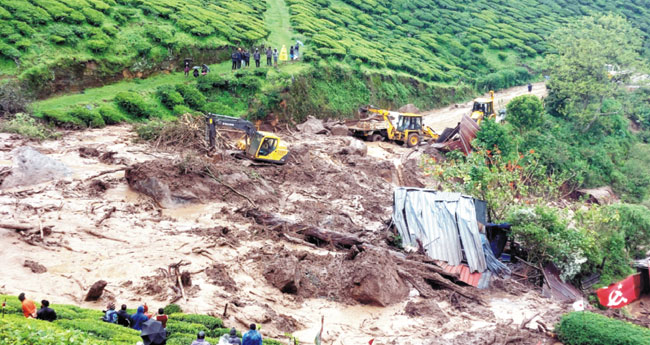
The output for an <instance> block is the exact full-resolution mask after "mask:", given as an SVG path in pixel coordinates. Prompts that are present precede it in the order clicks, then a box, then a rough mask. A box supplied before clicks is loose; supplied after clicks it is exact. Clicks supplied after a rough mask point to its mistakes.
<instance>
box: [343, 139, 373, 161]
mask: <svg viewBox="0 0 650 345" xmlns="http://www.w3.org/2000/svg"><path fill="white" fill-rule="evenodd" d="M344 143H345V145H346V146H344V147H343V148H341V150H340V151H339V153H340V154H343V155H358V156H365V155H366V154H367V153H368V146H366V144H365V143H364V142H363V141H361V140H359V139H356V138H351V137H350V138H345V140H344Z"/></svg>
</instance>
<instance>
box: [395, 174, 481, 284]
mask: <svg viewBox="0 0 650 345" xmlns="http://www.w3.org/2000/svg"><path fill="white" fill-rule="evenodd" d="M393 200H394V206H393V221H394V223H395V226H396V227H397V230H398V232H399V233H400V235H401V236H402V242H403V244H405V245H410V246H417V241H416V240H417V239H419V240H420V241H421V242H422V245H423V247H424V249H425V251H426V253H427V255H428V256H429V257H431V258H432V259H436V260H442V261H445V262H448V263H449V264H450V265H459V264H460V262H461V260H462V259H463V253H464V254H465V258H466V260H467V262H468V264H469V268H470V269H471V271H472V272H483V271H485V269H486V267H487V266H486V262H485V253H484V252H483V247H482V244H481V238H480V234H479V231H478V224H477V221H476V209H475V206H474V199H473V198H472V197H469V196H464V195H461V194H460V193H445V192H438V191H434V190H428V189H421V188H404V187H400V188H396V189H395V191H394V194H393Z"/></svg>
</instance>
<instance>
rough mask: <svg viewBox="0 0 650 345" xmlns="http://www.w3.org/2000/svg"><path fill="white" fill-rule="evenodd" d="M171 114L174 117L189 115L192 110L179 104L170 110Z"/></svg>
mask: <svg viewBox="0 0 650 345" xmlns="http://www.w3.org/2000/svg"><path fill="white" fill-rule="evenodd" d="M172 113H173V114H174V115H176V116H178V115H183V114H188V113H190V114H191V113H192V109H190V108H189V107H188V106H186V105H184V104H179V105H175V106H174V109H172Z"/></svg>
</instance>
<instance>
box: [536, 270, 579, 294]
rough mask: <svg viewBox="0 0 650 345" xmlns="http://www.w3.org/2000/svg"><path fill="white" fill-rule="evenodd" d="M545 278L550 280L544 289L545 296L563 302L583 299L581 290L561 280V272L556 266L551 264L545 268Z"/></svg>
mask: <svg viewBox="0 0 650 345" xmlns="http://www.w3.org/2000/svg"><path fill="white" fill-rule="evenodd" d="M544 276H545V277H546V278H547V279H548V280H547V282H548V285H546V283H544V286H543V289H542V294H543V295H544V296H546V297H550V298H553V299H556V300H558V301H562V302H575V301H576V300H578V299H580V298H582V293H581V292H580V290H578V289H577V288H576V287H575V286H573V285H571V284H569V283H565V282H563V281H562V280H561V279H560V270H559V269H558V268H557V267H556V266H555V265H554V264H552V263H550V264H548V265H546V267H544ZM549 286H550V288H549Z"/></svg>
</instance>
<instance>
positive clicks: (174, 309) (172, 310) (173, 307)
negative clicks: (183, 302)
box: [164, 303, 183, 315]
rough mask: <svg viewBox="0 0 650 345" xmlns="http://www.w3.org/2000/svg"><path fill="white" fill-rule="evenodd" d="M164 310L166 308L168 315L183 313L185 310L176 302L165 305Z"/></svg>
mask: <svg viewBox="0 0 650 345" xmlns="http://www.w3.org/2000/svg"><path fill="white" fill-rule="evenodd" d="M164 310H165V314H167V315H171V314H176V313H182V312H183V310H182V309H181V307H180V306H179V305H178V304H174V303H172V304H168V305H167V306H165V308H164Z"/></svg>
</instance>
